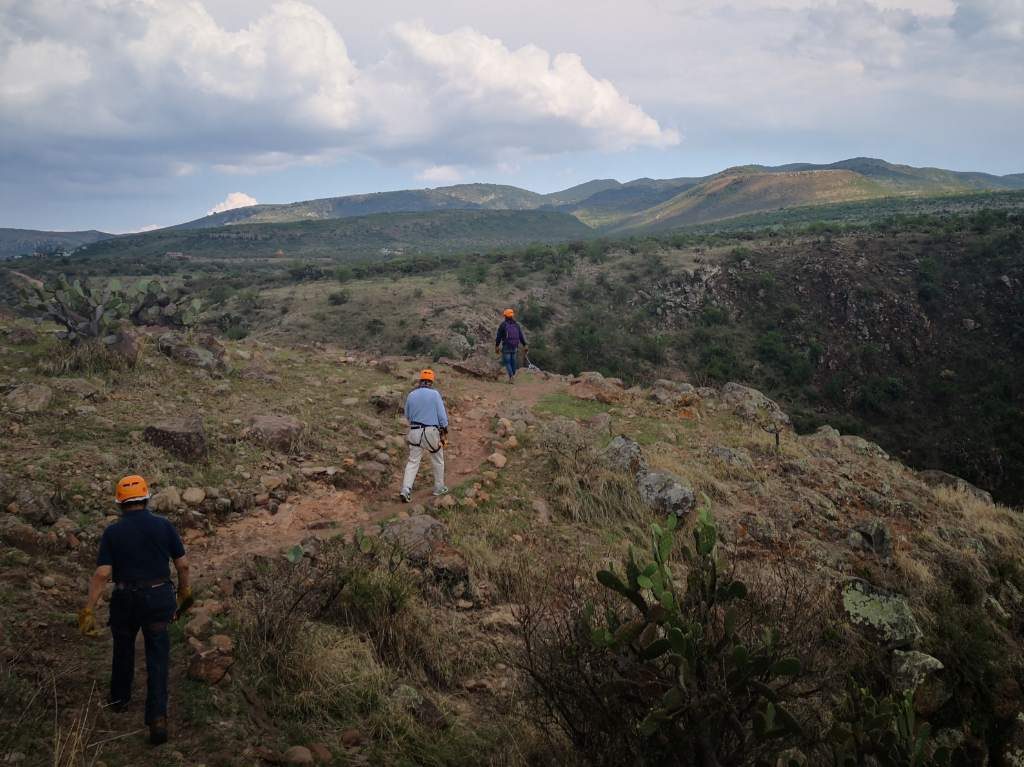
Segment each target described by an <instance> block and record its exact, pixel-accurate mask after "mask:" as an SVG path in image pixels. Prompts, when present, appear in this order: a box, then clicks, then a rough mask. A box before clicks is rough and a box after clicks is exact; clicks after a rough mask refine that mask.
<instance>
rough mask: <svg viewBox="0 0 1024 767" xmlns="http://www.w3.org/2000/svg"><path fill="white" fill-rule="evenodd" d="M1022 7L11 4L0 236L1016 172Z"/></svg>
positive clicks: (686, 0) (13, 0)
mask: <svg viewBox="0 0 1024 767" xmlns="http://www.w3.org/2000/svg"><path fill="white" fill-rule="evenodd" d="M1022 125H1024V0H733V1H732V2H729V1H726V0H628V1H619V2H611V1H610V0H585V1H584V0H559V2H552V1H551V0H518V1H517V2H514V3H509V2H505V3H493V2H481V0H472V1H470V0H435V1H434V2H430V3H424V2H422V0H420V1H419V2H411V1H410V0H375V1H374V2H373V3H363V2H359V3H356V2H351V1H349V0H346V1H342V0H278V1H277V2H272V1H271V0H246V2H239V1H238V0H232V1H230V2H229V1H228V0H0V226H8V227H18V228H33V229H59V230H72V229H92V228H95V229H101V230H104V231H109V232H117V233H120V232H127V231H139V230H143V229H147V228H155V227H159V226H166V225H170V224H174V223H179V222H182V221H186V220H191V219H194V218H198V217H200V216H203V215H205V214H206V213H208V212H210V211H218V210H226V209H229V208H232V207H238V206H241V205H247V204H254V203H256V202H261V203H270V202H291V201H296V200H304V199H313V198H317V197H330V196H336V195H344V194H358V193H365V192H374V191H387V190H392V189H403V188H422V187H436V186H444V185H447V184H453V183H462V182H471V181H483V182H490V183H501V184H513V185H516V186H523V187H526V188H529V189H532V190H534V191H538V192H550V191H555V190H557V189H562V188H566V187H569V186H572V185H574V184H577V183H581V182H583V181H586V180H589V179H593V178H617V179H619V180H621V181H626V180H629V179H632V178H638V177H644V176H649V177H654V178H672V177H678V176H700V175H706V174H709V173H713V172H716V171H718V170H721V169H723V168H726V167H728V166H731V165H740V164H747V163H763V164H781V163H786V162H834V161H837V160H840V159H845V158H848V157H855V156H872V157H882V158H884V159H887V160H890V161H892V162H898V163H906V164H911V165H930V166H938V167H945V168H952V169H955V170H980V171H986V172H990V173H996V174H1004V173H1019V172H1024V140H1022V136H1024V129H1022V127H1021V126H1022Z"/></svg>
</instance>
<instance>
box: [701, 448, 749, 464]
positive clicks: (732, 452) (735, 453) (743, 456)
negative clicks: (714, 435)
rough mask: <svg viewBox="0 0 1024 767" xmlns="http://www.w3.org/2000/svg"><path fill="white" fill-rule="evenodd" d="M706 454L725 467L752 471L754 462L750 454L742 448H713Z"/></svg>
mask: <svg viewBox="0 0 1024 767" xmlns="http://www.w3.org/2000/svg"><path fill="white" fill-rule="evenodd" d="M708 452H709V453H710V454H711V455H712V456H714V457H715V458H717V459H718V460H719V461H721V462H722V463H724V464H726V465H727V466H735V467H736V468H738V469H753V468H754V461H753V460H752V459H751V458H750V453H748V452H747V451H746V450H744V449H743V448H742V447H722V446H718V447H713V448H711V449H710V450H708Z"/></svg>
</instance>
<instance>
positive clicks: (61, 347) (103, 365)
mask: <svg viewBox="0 0 1024 767" xmlns="http://www.w3.org/2000/svg"><path fill="white" fill-rule="evenodd" d="M140 356H141V355H140ZM138 361H139V357H134V358H129V357H125V356H124V355H121V354H118V353H117V352H114V351H111V349H110V347H109V346H106V345H105V344H103V343H101V342H100V341H85V342H83V343H80V344H68V343H57V344H55V345H54V346H53V347H52V348H51V349H50V352H49V354H48V355H47V356H46V357H43V358H42V359H40V360H39V362H38V364H37V368H38V370H39V372H40V373H42V374H43V375H47V376H62V375H68V374H71V373H80V374H83V375H98V376H106V375H109V374H112V373H123V372H124V371H126V370H132V369H134V368H135V366H136V364H137V363H138Z"/></svg>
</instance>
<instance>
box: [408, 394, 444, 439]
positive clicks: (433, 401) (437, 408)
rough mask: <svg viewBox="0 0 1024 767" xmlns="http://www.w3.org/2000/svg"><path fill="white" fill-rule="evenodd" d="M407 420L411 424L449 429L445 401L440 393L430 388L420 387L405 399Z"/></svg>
mask: <svg viewBox="0 0 1024 767" xmlns="http://www.w3.org/2000/svg"><path fill="white" fill-rule="evenodd" d="M405 418H406V420H407V421H409V423H422V424H424V425H426V426H438V427H440V428H442V429H447V428H448V413H447V412H446V411H445V409H444V400H442V399H441V394H440V392H438V391H437V390H436V389H431V388H430V387H428V386H420V387H419V388H416V389H413V390H412V391H411V392H409V396H408V397H406V399H405Z"/></svg>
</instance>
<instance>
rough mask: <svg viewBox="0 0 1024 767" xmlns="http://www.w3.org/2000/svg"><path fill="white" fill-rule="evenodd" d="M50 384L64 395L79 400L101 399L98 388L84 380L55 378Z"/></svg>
mask: <svg viewBox="0 0 1024 767" xmlns="http://www.w3.org/2000/svg"><path fill="white" fill-rule="evenodd" d="M50 383H51V385H52V386H53V388H54V389H56V390H57V391H59V392H63V393H64V394H72V395H74V396H76V397H79V398H81V399H94V400H95V399H101V392H100V388H99V387H98V386H96V385H95V384H94V383H92V382H90V381H87V380H85V379H84V378H55V379H53V380H52V381H51V382H50Z"/></svg>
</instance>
